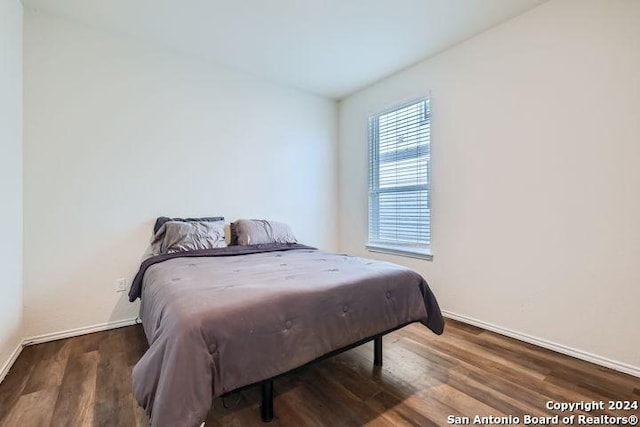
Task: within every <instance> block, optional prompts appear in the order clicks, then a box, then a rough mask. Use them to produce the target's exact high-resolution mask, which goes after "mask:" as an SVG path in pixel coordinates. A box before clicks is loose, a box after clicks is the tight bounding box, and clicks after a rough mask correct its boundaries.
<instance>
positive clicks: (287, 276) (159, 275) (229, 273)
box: [130, 245, 444, 427]
mask: <svg viewBox="0 0 640 427" xmlns="http://www.w3.org/2000/svg"><path fill="white" fill-rule="evenodd" d="M261 246H262V247H260V248H250V249H247V247H239V248H240V249H232V248H234V247H230V248H224V249H217V250H208V251H195V252H193V253H182V254H172V255H161V256H159V257H155V259H154V258H151V259H149V260H147V261H145V263H143V265H142V266H141V270H140V273H139V274H138V276H137V277H136V281H137V282H138V283H137V284H136V283H135V282H134V284H133V286H132V290H131V293H130V297H131V299H135V298H136V297H137V296H141V299H142V304H141V308H140V316H141V318H142V323H143V326H144V330H145V333H146V335H147V339H148V341H149V345H150V347H149V349H148V350H147V352H146V353H145V354H144V356H143V357H142V358H141V359H140V361H139V362H138V363H137V365H136V366H135V368H134V370H133V390H134V395H135V397H136V399H137V400H138V402H139V403H140V405H141V406H142V407H143V408H144V409H145V410H146V412H147V414H148V415H149V416H150V418H151V424H152V426H154V427H164V426H171V427H180V426H186V427H192V426H199V425H200V423H201V422H202V421H204V420H205V417H206V415H207V413H208V411H209V408H210V406H211V401H212V399H213V397H214V396H220V395H222V394H224V393H226V392H229V391H231V390H234V389H237V388H239V387H242V386H245V385H249V384H253V383H256V382H259V381H262V380H265V379H268V378H271V377H273V376H276V375H279V374H282V373H284V372H287V371H289V370H291V369H294V368H297V367H299V366H301V365H304V364H306V363H308V362H310V361H312V360H314V359H316V358H318V357H320V356H322V355H325V354H327V353H329V352H331V351H334V350H337V349H340V348H343V347H345V346H348V345H350V344H352V343H355V342H357V341H359V340H362V339H365V338H368V337H372V336H374V335H376V334H379V333H382V332H385V331H388V330H391V329H394V328H396V327H398V326H401V325H403V324H406V323H410V322H415V321H419V322H421V323H423V324H424V325H426V326H427V327H429V328H430V329H431V330H432V331H433V332H435V333H437V334H440V333H442V331H443V328H444V321H443V319H442V316H441V314H440V309H439V307H438V303H437V302H436V299H435V297H434V296H433V294H432V293H431V291H430V289H429V287H428V286H427V283H426V282H425V281H424V279H423V278H422V277H421V276H420V275H418V274H417V273H415V272H414V271H412V270H410V269H408V268H405V267H401V266H398V265H395V264H391V263H386V262H381V261H373V260H368V259H363V258H355V257H351V256H346V255H338V254H333V253H327V252H322V251H318V250H314V249H311V248H307V247H304V246H302V245H261ZM237 254H241V255H237ZM233 255H236V256H233Z"/></svg>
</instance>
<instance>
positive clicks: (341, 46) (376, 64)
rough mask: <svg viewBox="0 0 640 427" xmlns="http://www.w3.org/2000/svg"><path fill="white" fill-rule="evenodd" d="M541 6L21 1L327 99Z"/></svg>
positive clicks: (324, 0)
mask: <svg viewBox="0 0 640 427" xmlns="http://www.w3.org/2000/svg"><path fill="white" fill-rule="evenodd" d="M544 1H545V0H226V1H222V0H133V1H132V0H23V3H24V5H25V7H27V8H28V9H32V10H33V9H35V10H37V11H41V12H46V13H50V14H54V15H59V16H64V17H67V18H70V19H72V20H76V21H80V22H83V23H85V24H89V25H93V26H96V27H100V28H102V29H104V30H107V31H111V32H115V33H118V34H120V35H124V36H127V37H132V38H137V39H142V40H145V41H147V42H152V43H156V44H160V45H163V46H165V47H168V48H171V49H173V50H177V51H180V52H183V53H185V54H187V55H191V56H196V57H199V58H202V59H204V60H207V61H213V62H216V63H220V64H224V65H227V66H229V67H231V68H233V69H237V70H242V71H246V72H249V73H252V74H256V75H260V76H264V77H266V78H268V79H270V80H275V81H278V82H280V83H283V84H287V85H292V86H295V87H298V88H301V89H304V90H308V91H310V92H314V93H317V94H320V95H324V96H328V97H331V98H336V99H339V98H342V97H344V96H346V95H348V94H350V93H353V92H355V91H356V90H358V89H360V88H363V87H365V86H367V85H369V84H371V83H373V82H375V81H376V80H379V79H381V78H383V77H386V76H388V75H390V74H393V73H394V72H396V71H399V70H401V69H403V68H405V67H407V66H409V65H411V64H414V63H416V62H418V61H420V60H421V59H424V58H425V57H428V56H430V55H433V54H435V53H437V52H439V51H441V50H443V49H446V48H447V47H449V46H452V45H454V44H456V43H459V42H461V41H462V40H465V39H467V38H469V37H471V36H473V35H475V34H477V33H479V32H481V31H484V30H486V29H488V28H490V27H492V26H495V25H498V24H500V23H502V22H505V21H507V20H508V19H510V18H512V17H514V16H517V15H519V14H521V13H524V12H525V11H527V10H529V9H531V8H533V7H535V6H537V5H539V4H541V3H543V2H544Z"/></svg>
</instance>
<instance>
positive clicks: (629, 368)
mask: <svg viewBox="0 0 640 427" xmlns="http://www.w3.org/2000/svg"><path fill="white" fill-rule="evenodd" d="M442 315H443V316H444V317H447V318H449V319H453V320H458V321H460V322H462V323H468V324H469V325H473V326H477V327H479V328H482V329H486V330H488V331H491V332H495V333H497V334H500V335H505V336H507V337H511V338H515V339H517V340H520V341H524V342H527V343H529V344H533V345H537V346H538V347H543V348H546V349H549V350H553V351H555V352H557V353H562V354H566V355H568V356H572V357H575V358H577V359H582V360H585V361H587V362H591V363H595V364H596V365H600V366H604V367H607V368H611V369H614V370H616V371H620V372H624V373H625V374H629V375H633V376H634V377H640V367H638V366H633V365H629V364H627V363H623V362H618V361H616V360H612V359H609V358H607V357H602V356H598V355H597V354H592V353H588V352H586V351H582V350H578V349H575V348H572V347H567V346H566V345H562V344H558V343H554V342H552V341H547V340H544V339H542V338H537V337H534V336H531V335H528V334H524V333H522V332H517V331H512V330H510V329H506V328H503V327H501V326H496V325H493V324H491V323H487V322H483V321H482V320H476V319H473V318H471V317H467V316H463V315H462V314H457V313H452V312H450V311H446V310H442Z"/></svg>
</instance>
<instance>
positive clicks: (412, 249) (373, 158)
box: [365, 93, 433, 261]
mask: <svg viewBox="0 0 640 427" xmlns="http://www.w3.org/2000/svg"><path fill="white" fill-rule="evenodd" d="M420 102H427V105H428V108H427V109H426V110H425V120H428V122H429V142H428V144H429V157H428V160H427V167H426V174H427V176H426V184H425V186H426V189H425V190H426V192H427V211H428V216H427V217H426V219H425V220H427V221H428V223H429V225H428V227H429V243H428V244H424V245H423V244H407V243H402V242H399V243H393V242H389V243H386V242H381V241H372V239H371V237H372V233H371V227H372V221H379V220H380V213H379V210H378V215H377V218H372V206H371V203H372V202H371V196H372V192H373V191H376V192H377V194H380V184H379V180H380V173H379V169H378V173H375V169H374V168H376V167H377V168H379V161H380V160H379V158H380V148H379V147H380V138H379V135H376V136H375V137H374V136H373V135H372V134H373V133H374V132H377V130H378V129H377V127H378V126H379V124H378V123H379V119H380V117H381V116H384V115H385V114H389V113H392V112H394V111H398V110H402V109H403V108H406V107H409V106H411V105H415V104H418V103H420ZM431 111H432V109H431V94H430V93H428V94H426V95H423V96H420V97H417V98H413V99H411V100H409V101H404V102H401V103H397V104H395V105H392V106H390V107H387V108H385V109H383V110H381V111H378V112H376V113H375V114H372V115H370V116H369V118H368V122H367V148H368V157H369V159H368V168H367V172H368V191H367V195H368V196H367V244H366V245H365V247H366V249H367V250H368V251H369V252H378V253H385V254H391V255H399V256H404V257H410V258H419V259H426V260H429V261H431V260H433V253H432V252H431V243H432V239H431V116H432V113H431ZM374 138H375V139H374ZM374 143H375V144H376V149H375V150H374V149H373V147H372V145H373V144H374ZM374 181H378V183H377V184H375V186H374ZM414 186H416V187H420V186H421V185H420V184H415V185H414ZM407 187H411V186H407ZM389 192H391V191H389ZM378 230H379V228H378Z"/></svg>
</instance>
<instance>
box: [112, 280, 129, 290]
mask: <svg viewBox="0 0 640 427" xmlns="http://www.w3.org/2000/svg"><path fill="white" fill-rule="evenodd" d="M115 285H116V292H124V291H126V290H127V279H125V278H124V277H121V278H119V279H116V280H115Z"/></svg>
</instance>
